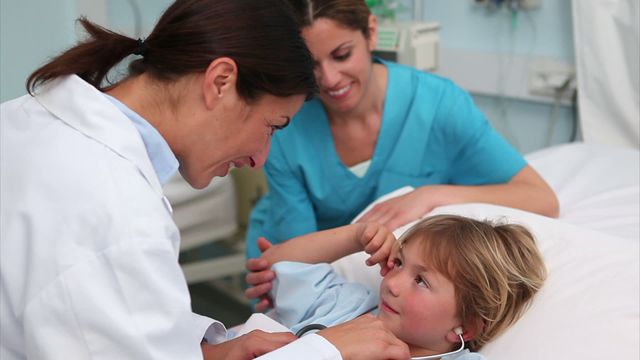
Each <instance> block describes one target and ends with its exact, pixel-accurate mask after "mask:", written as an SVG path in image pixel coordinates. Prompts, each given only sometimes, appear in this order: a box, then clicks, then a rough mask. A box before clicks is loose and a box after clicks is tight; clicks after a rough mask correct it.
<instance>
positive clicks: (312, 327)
mask: <svg viewBox="0 0 640 360" xmlns="http://www.w3.org/2000/svg"><path fill="white" fill-rule="evenodd" d="M377 308H378V306H377V305H376V306H374V307H372V308H371V309H369V310H367V311H365V312H363V313H362V314H360V315H363V314H368V313H370V312H372V311H373V310H375V309H377ZM360 315H358V316H360ZM326 328H327V327H326V326H324V325H322V324H309V325H306V326H304V327H302V329H300V330H298V332H296V337H299V338H300V337H302V336H304V335H305V334H306V333H308V332H309V331H313V330H317V331H320V330H322V329H326ZM453 332H455V333H456V335H458V337H459V338H460V348H459V349H458V350H453V351H449V352H446V353H442V354H435V355H426V356H414V357H412V358H411V360H428V359H439V358H441V357H443V356H449V355H453V354H457V353H459V352H461V351H462V350H464V338H463V337H462V328H461V327H457V328H455V329H453Z"/></svg>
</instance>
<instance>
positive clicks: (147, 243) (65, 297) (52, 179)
mask: <svg viewBox="0 0 640 360" xmlns="http://www.w3.org/2000/svg"><path fill="white" fill-rule="evenodd" d="M0 221H1V222H0V235H1V236H0V289H1V292H0V358H1V359H3V360H12V359H24V358H30V359H89V358H90V359H201V358H202V354H201V351H200V346H199V344H200V342H201V340H202V339H203V337H206V338H207V339H208V340H209V341H210V342H220V341H223V340H224V339H225V336H226V334H225V333H226V331H225V329H224V327H223V326H222V325H221V324H220V323H218V322H216V321H214V320H212V319H209V318H206V317H203V316H199V315H197V314H194V313H193V312H192V311H191V306H190V298H189V292H188V288H187V284H186V282H185V279H184V276H183V274H182V271H181V269H180V266H179V264H178V262H177V258H178V252H179V242H180V238H179V234H178V229H177V228H176V226H175V224H174V222H173V220H172V219H171V214H170V210H169V208H168V202H167V201H166V199H165V198H164V196H163V193H162V188H161V186H160V183H159V181H158V178H157V176H156V174H155V172H154V170H153V167H152V165H151V162H150V160H149V158H148V156H147V153H146V150H145V147H144V144H143V142H142V140H141V138H140V135H139V133H138V132H137V130H136V128H135V127H134V125H133V124H132V122H131V121H130V120H129V119H128V118H127V117H126V116H125V115H124V114H123V113H122V112H120V111H119V110H118V109H117V108H116V107H115V106H114V105H112V104H111V103H110V102H109V100H107V99H106V98H105V96H104V95H102V94H101V93H100V92H99V91H97V90H96V89H95V88H93V87H92V86H91V85H89V84H87V83H86V82H84V81H83V80H81V79H80V78H79V77H77V76H68V77H64V78H61V79H58V80H55V81H53V82H51V83H50V84H48V85H46V86H44V87H42V88H41V89H40V91H38V94H37V95H36V96H35V97H31V96H23V97H21V98H18V99H15V100H12V101H9V102H6V103H4V104H2V105H1V107H0ZM315 355H317V357H315ZM302 356H304V358H305V359H339V358H340V356H339V353H338V352H337V350H336V349H335V348H334V347H333V346H332V345H331V344H330V343H328V342H327V341H326V340H324V339H323V338H322V337H320V336H314V337H312V336H308V337H305V338H303V339H301V340H299V341H296V342H294V343H293V344H291V345H289V346H287V347H285V348H282V349H280V350H279V351H277V352H275V353H272V354H270V355H269V356H268V357H267V358H269V359H295V358H301V357H302Z"/></svg>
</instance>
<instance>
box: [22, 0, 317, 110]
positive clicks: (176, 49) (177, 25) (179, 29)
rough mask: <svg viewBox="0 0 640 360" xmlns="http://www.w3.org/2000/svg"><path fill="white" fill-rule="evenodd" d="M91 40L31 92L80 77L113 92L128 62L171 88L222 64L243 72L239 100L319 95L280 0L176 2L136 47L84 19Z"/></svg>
mask: <svg viewBox="0 0 640 360" xmlns="http://www.w3.org/2000/svg"><path fill="white" fill-rule="evenodd" d="M78 21H79V22H80V24H81V25H82V26H83V27H84V29H85V30H86V31H87V33H88V35H89V36H88V39H86V40H85V41H82V42H80V43H78V44H77V45H76V46H74V47H72V48H70V49H68V50H66V51H65V52H63V53H62V54H60V55H59V56H57V57H56V58H54V59H53V60H51V61H50V62H48V63H47V64H45V65H44V66H42V67H41V68H39V69H37V70H36V71H35V72H34V73H33V74H31V76H29V78H28V80H27V83H26V86H27V91H28V92H29V93H30V94H33V91H34V90H35V88H36V87H37V86H38V85H40V84H43V83H46V82H48V81H50V80H52V79H55V78H57V77H60V76H65V75H71V74H76V75H78V76H80V77H81V78H82V79H84V80H85V81H87V82H88V83H90V84H91V85H93V86H94V87H96V88H98V89H103V88H105V87H107V86H110V85H111V84H109V81H108V79H107V74H108V72H109V71H110V70H111V69H112V68H113V67H114V66H115V65H117V64H118V63H119V62H121V61H122V60H123V59H124V58H126V57H127V56H129V55H132V54H136V55H141V58H138V59H135V60H133V61H132V62H131V63H130V64H129V76H136V75H140V74H143V73H144V74H147V75H149V76H150V77H152V78H153V79H157V80H159V81H164V82H172V81H175V80H177V79H178V78H179V77H181V76H183V75H188V74H193V73H199V72H204V71H205V70H206V68H207V67H208V66H209V64H210V63H211V62H212V61H213V60H215V59H216V58H219V57H229V58H231V59H233V60H234V61H235V62H236V64H237V66H238V81H237V85H236V86H237V91H238V94H239V95H240V96H241V97H242V98H243V99H245V100H246V101H252V100H257V99H258V98H259V97H260V96H261V95H264V94H271V95H274V96H278V97H287V96H291V95H299V94H304V95H306V96H307V97H310V96H311V95H312V94H313V93H314V92H315V91H316V82H315V77H314V74H313V67H314V65H313V59H312V57H311V54H310V53H309V50H308V49H307V47H306V45H305V43H304V40H303V39H302V37H301V36H300V31H299V27H298V26H297V24H296V21H295V19H294V18H293V15H292V11H291V8H290V7H288V6H287V4H285V3H284V2H283V1H282V0H177V1H175V2H174V3H173V4H172V5H171V6H170V7H169V8H167V9H166V10H165V12H164V13H163V15H162V16H161V17H160V19H159V20H158V23H157V24H156V26H155V27H154V28H153V30H152V31H151V33H150V34H149V36H148V37H147V38H146V39H145V40H144V41H142V40H136V39H132V38H129V37H127V36H124V35H121V34H118V33H115V32H113V31H110V30H107V29H105V28H103V27H100V26H98V25H96V24H94V23H92V22H90V21H88V20H87V19H86V18H80V19H79V20H78Z"/></svg>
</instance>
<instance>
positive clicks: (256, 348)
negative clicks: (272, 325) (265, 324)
mask: <svg viewBox="0 0 640 360" xmlns="http://www.w3.org/2000/svg"><path fill="white" fill-rule="evenodd" d="M296 339H297V338H296V336H295V335H293V334H292V333H290V332H281V333H267V332H264V331H260V330H254V331H252V332H250V333H247V334H245V335H242V336H239V337H237V338H235V339H233V340H229V341H225V342H223V343H220V344H215V345H210V344H206V343H204V344H202V345H201V348H202V355H203V356H204V359H205V360H218V359H221V360H222V359H224V360H249V359H254V358H256V357H258V356H261V355H264V354H266V353H268V352H271V351H273V350H276V349H279V348H281V347H283V346H285V345H287V344H288V343H290V342H292V341H294V340H296Z"/></svg>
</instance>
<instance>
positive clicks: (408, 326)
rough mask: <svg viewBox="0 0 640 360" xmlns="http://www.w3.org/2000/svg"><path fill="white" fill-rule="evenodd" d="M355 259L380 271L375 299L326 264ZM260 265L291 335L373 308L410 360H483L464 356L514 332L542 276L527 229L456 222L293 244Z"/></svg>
mask: <svg viewBox="0 0 640 360" xmlns="http://www.w3.org/2000/svg"><path fill="white" fill-rule="evenodd" d="M362 250H364V251H366V252H367V253H368V254H370V255H371V257H370V258H369V259H368V260H367V264H368V265H373V264H376V263H379V264H381V266H382V271H381V273H382V274H383V276H384V279H383V280H382V284H381V285H380V289H379V292H375V291H373V290H372V289H367V288H366V287H364V286H362V285H360V284H357V283H348V282H346V281H345V280H344V279H342V278H340V277H339V276H338V275H337V274H336V273H335V271H333V269H332V268H331V266H330V265H329V264H326V263H328V262H332V261H335V260H337V259H338V258H341V257H343V256H346V255H348V254H351V253H354V252H357V251H362ZM262 257H263V258H264V259H266V260H267V261H268V262H269V263H270V264H274V265H273V270H274V271H275V273H276V279H275V280H274V284H273V289H272V291H271V296H272V298H273V301H274V305H275V306H274V310H273V311H272V312H271V316H272V317H274V318H275V319H276V320H277V321H279V322H280V323H282V324H284V325H285V326H287V327H289V328H291V329H292V331H293V332H299V331H300V330H302V331H305V330H306V329H309V328H315V327H316V326H315V324H322V325H323V326H331V325H335V324H339V323H342V322H344V321H347V320H350V319H353V318H355V317H357V316H360V315H361V314H363V313H367V312H370V311H371V310H372V308H375V309H373V312H374V313H376V314H377V316H378V317H379V318H380V319H381V320H382V321H383V322H384V324H385V326H387V327H388V329H390V330H391V331H392V332H393V333H394V334H395V335H396V336H397V337H398V338H399V339H401V340H403V341H404V342H406V343H407V345H408V346H409V348H410V351H411V354H412V356H413V357H414V358H415V359H419V358H423V359H427V358H439V357H442V356H444V358H446V359H457V360H462V359H465V360H466V359H482V356H480V355H479V354H472V353H470V351H478V350H480V349H481V348H482V346H483V345H484V344H486V343H487V342H488V341H490V340H491V339H493V338H494V337H496V336H497V335H498V334H500V333H501V332H503V331H504V330H505V329H507V328H508V327H509V326H511V325H512V324H513V323H515V322H516V321H517V320H518V318H519V317H520V316H521V315H522V313H523V312H524V311H525V309H526V308H527V306H528V304H529V302H530V300H531V298H532V297H533V295H534V294H535V293H536V292H537V291H538V290H539V289H540V287H541V286H542V284H543V282H544V279H545V277H546V268H545V265H544V263H543V260H542V257H541V255H540V253H539V251H538V249H537V247H536V244H535V241H534V238H533V236H532V235H531V233H530V232H529V231H528V230H527V229H525V228H524V227H522V226H520V225H515V224H492V223H489V222H486V221H477V220H473V219H470V218H465V217H461V216H454V215H438V216H432V217H428V218H425V219H424V220H422V221H420V222H419V223H417V224H416V225H414V226H413V227H412V228H411V229H409V230H408V231H407V232H406V233H405V234H404V235H402V236H401V237H400V239H399V240H398V241H396V239H395V237H394V236H393V234H392V233H391V232H389V231H388V230H386V228H385V227H383V226H381V225H378V224H375V223H356V224H352V225H347V226H343V227H340V228H336V229H330V230H326V231H321V232H316V233H312V234H308V235H304V236H300V237H297V238H294V239H291V240H289V241H286V242H284V243H282V244H278V245H275V246H272V247H270V248H268V249H267V250H266V251H265V252H264V254H263V255H262ZM286 260H290V261H298V262H289V261H286ZM313 264H315V265H313ZM311 324H314V325H311ZM309 325H311V326H309ZM463 347H464V348H465V349H464V350H463V349H462V348H463ZM429 355H431V356H429ZM445 355H448V356H445Z"/></svg>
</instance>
